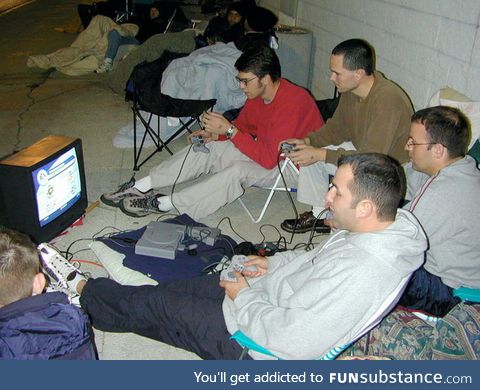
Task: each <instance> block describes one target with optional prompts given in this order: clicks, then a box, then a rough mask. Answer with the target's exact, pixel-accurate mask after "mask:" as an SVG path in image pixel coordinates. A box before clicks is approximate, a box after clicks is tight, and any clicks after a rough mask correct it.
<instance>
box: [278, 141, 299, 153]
mask: <svg viewBox="0 0 480 390" xmlns="http://www.w3.org/2000/svg"><path fill="white" fill-rule="evenodd" d="M296 146H297V145H296V144H291V143H288V142H282V144H281V145H280V150H281V151H282V153H288V152H292V151H293V150H295V147H296Z"/></svg>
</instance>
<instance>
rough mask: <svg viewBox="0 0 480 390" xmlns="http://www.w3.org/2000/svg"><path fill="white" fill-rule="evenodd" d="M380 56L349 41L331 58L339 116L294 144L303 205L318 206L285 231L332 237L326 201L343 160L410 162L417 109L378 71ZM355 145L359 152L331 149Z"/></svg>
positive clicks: (285, 226) (288, 224) (288, 223)
mask: <svg viewBox="0 0 480 390" xmlns="http://www.w3.org/2000/svg"><path fill="white" fill-rule="evenodd" d="M374 63H375V59H374V50H373V48H372V47H371V46H370V45H369V44H368V42H366V41H364V40H361V39H349V40H347V41H344V42H342V43H340V44H339V45H337V46H336V47H335V48H334V49H333V51H332V55H331V57H330V71H331V76H330V80H331V81H332V82H333V83H334V84H335V86H336V87H337V89H338V91H339V92H340V93H341V97H340V102H339V104H338V107H337V109H336V111H335V114H334V115H333V117H332V118H331V119H329V120H328V121H327V123H326V124H325V125H324V126H323V127H322V128H321V129H319V130H317V131H315V132H313V133H310V134H309V135H308V136H307V137H306V138H305V139H288V140H285V141H284V142H289V143H293V144H295V145H296V147H295V149H294V151H292V152H290V153H289V154H288V157H289V158H290V159H291V160H292V161H293V162H294V163H295V164H297V165H298V166H300V177H299V183H298V194H297V199H298V200H299V201H300V202H302V203H305V204H310V205H312V207H313V209H312V211H309V212H305V213H303V214H301V215H300V217H299V219H287V220H285V221H283V223H282V224H281V227H282V229H284V230H286V231H288V232H293V233H304V232H307V231H310V230H312V229H313V228H315V230H316V231H317V232H322V233H327V232H329V231H330V228H329V226H328V223H327V225H325V219H324V218H320V217H322V216H323V214H324V207H323V204H322V200H323V199H324V197H325V194H326V192H327V190H328V185H329V181H328V176H329V175H331V174H333V173H334V172H335V170H336V163H337V160H338V158H339V157H341V156H344V155H347V154H353V153H366V152H378V153H384V154H387V155H389V156H391V157H393V158H395V159H397V160H398V161H399V162H400V163H404V162H406V161H407V160H408V156H407V154H406V152H405V150H404V146H405V142H406V140H407V138H408V133H409V130H410V117H411V116H412V114H413V107H412V104H411V102H410V99H409V97H408V96H407V94H406V93H405V92H404V91H403V90H402V89H401V88H400V87H399V86H398V85H396V84H395V83H393V82H392V81H390V80H387V79H386V78H385V77H384V76H383V75H382V74H381V73H379V72H377V71H375V69H374ZM344 142H351V143H352V144H353V146H354V148H355V150H345V149H343V148H341V147H339V148H338V149H336V150H335V149H332V148H329V146H332V145H340V144H342V143H344Z"/></svg>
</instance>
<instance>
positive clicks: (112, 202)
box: [100, 195, 121, 207]
mask: <svg viewBox="0 0 480 390" xmlns="http://www.w3.org/2000/svg"><path fill="white" fill-rule="evenodd" d="M100 200H101V201H102V203H104V204H106V205H107V206H111V207H120V203H121V200H120V201H118V202H114V201H113V200H110V199H106V198H105V197H104V196H103V195H101V196H100Z"/></svg>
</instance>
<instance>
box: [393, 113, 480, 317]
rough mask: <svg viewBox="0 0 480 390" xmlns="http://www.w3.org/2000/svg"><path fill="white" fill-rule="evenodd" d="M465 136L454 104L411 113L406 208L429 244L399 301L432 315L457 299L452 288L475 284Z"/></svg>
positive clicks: (474, 183) (474, 179)
mask: <svg viewBox="0 0 480 390" xmlns="http://www.w3.org/2000/svg"><path fill="white" fill-rule="evenodd" d="M469 141H470V131H469V127H468V119H467V118H466V117H465V115H464V114H463V113H462V112H461V111H459V110H457V109H456V108H452V107H445V106H437V107H430V108H426V109H423V110H420V111H418V112H416V113H415V114H414V115H413V116H412V124H411V130H410V135H409V138H408V140H407V143H406V145H405V149H406V150H407V151H408V154H409V157H410V163H407V165H406V167H405V168H406V172H407V184H408V192H407V199H411V202H410V203H408V204H407V205H406V206H405V208H406V209H407V210H410V211H411V212H412V213H413V214H414V215H415V216H416V217H417V218H418V220H419V221H420V223H421V225H422V227H423V228H424V230H425V233H426V234H427V237H428V240H429V249H428V251H427V253H426V258H425V264H424V266H423V267H422V268H420V269H418V271H416V272H415V273H414V275H413V276H412V279H411V281H410V283H409V285H408V287H407V290H406V291H405V294H404V296H403V297H402V299H401V301H400V304H401V305H403V306H406V307H408V308H411V309H418V310H423V311H425V312H427V313H429V314H433V315H435V316H443V315H445V314H447V313H448V312H449V311H450V309H451V308H452V307H453V306H455V305H456V304H457V303H458V302H459V299H458V298H455V297H453V295H452V290H453V289H455V288H458V287H461V286H464V287H469V288H473V289H480V239H479V237H480V171H479V170H478V168H477V165H476V161H475V160H474V159H473V158H472V157H470V156H468V155H466V152H467V147H468V144H469Z"/></svg>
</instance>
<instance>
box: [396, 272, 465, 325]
mask: <svg viewBox="0 0 480 390" xmlns="http://www.w3.org/2000/svg"><path fill="white" fill-rule="evenodd" d="M459 302H460V299H459V298H457V297H454V296H453V294H452V288H451V287H448V286H447V285H445V284H444V283H443V282H442V279H440V278H439V277H438V276H435V275H432V274H431V273H429V272H428V271H426V270H425V268H423V267H421V268H419V269H418V270H416V271H415V272H414V273H413V275H412V278H411V279H410V282H409V283H408V285H407V288H406V290H405V293H404V294H403V296H402V298H401V299H400V302H398V304H399V305H401V306H405V307H407V308H409V309H414V310H422V311H425V312H427V313H429V314H431V315H434V316H437V317H443V316H444V315H446V314H447V313H448V312H449V311H450V310H451V309H452V308H453V307H454V306H455V305H456V304H457V303H459Z"/></svg>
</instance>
